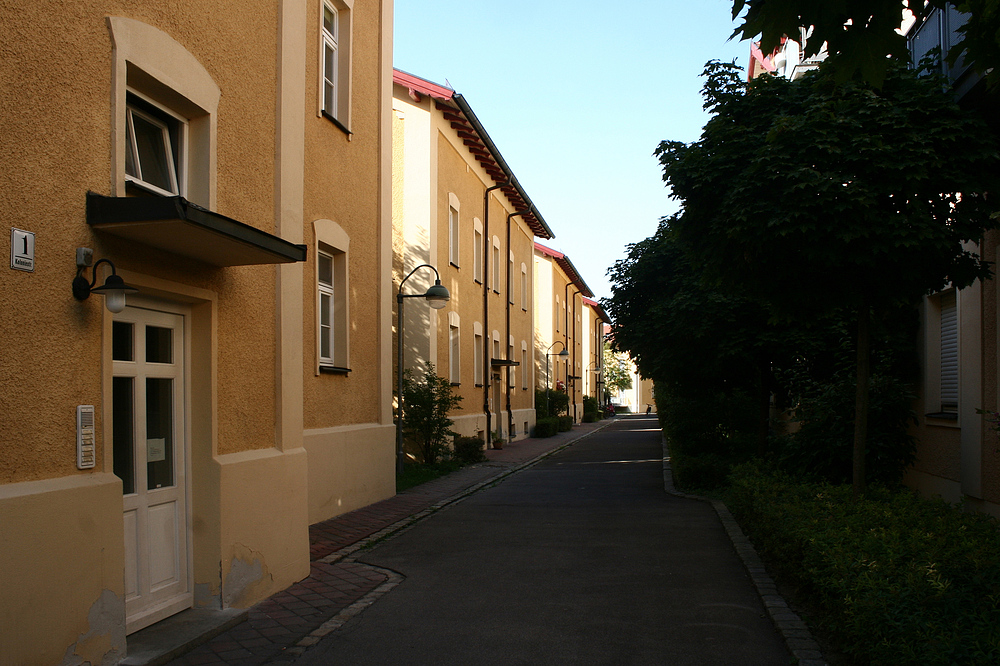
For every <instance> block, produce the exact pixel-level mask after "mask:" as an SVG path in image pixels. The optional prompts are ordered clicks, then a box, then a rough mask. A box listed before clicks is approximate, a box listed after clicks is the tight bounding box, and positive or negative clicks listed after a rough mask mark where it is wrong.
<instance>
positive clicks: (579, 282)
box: [535, 241, 594, 298]
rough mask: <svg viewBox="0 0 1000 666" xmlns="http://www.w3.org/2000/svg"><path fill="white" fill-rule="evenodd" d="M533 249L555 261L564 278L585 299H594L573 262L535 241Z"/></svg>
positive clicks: (592, 293)
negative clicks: (564, 275)
mask: <svg viewBox="0 0 1000 666" xmlns="http://www.w3.org/2000/svg"><path fill="white" fill-rule="evenodd" d="M535 249H536V250H538V251H539V252H541V253H542V254H544V255H547V256H550V257H552V258H553V259H555V260H556V263H557V264H559V268H561V269H562V270H563V273H565V274H566V276H567V277H569V281H570V283H572V284H575V285H576V286H577V288H578V289H579V290H580V293H581V294H583V295H584V296H585V297H586V296H589V297H591V298H593V297H594V292H592V291H591V290H590V287H588V286H587V283H586V282H584V281H583V277H582V276H581V275H580V272H579V271H578V270H576V266H574V265H573V262H572V261H570V260H569V257H567V256H566V255H565V254H563V253H562V252H557V251H555V250H553V249H552V248H551V247H545V246H544V245H542V244H541V243H539V242H538V241H535Z"/></svg>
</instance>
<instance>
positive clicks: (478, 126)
mask: <svg viewBox="0 0 1000 666" xmlns="http://www.w3.org/2000/svg"><path fill="white" fill-rule="evenodd" d="M452 101H454V102H455V104H457V105H458V108H459V109H460V110H461V111H462V113H463V114H465V117H466V118H468V120H469V122H470V123H471V124H472V127H473V128H474V129H475V130H476V133H477V134H479V137H480V139H482V141H483V143H484V144H486V149H487V150H489V151H490V155H492V156H493V159H494V160H495V161H496V163H497V166H499V167H500V170H501V171H503V172H504V173H505V174H506V175H507V182H508V183H509V184H510V185H511V186H512V187H513V188H514V189H515V190H517V193H518V195H520V197H521V198H522V199H524V201H525V203H527V204H528V208H529V209H531V211H532V212H533V213H534V216H535V219H537V220H538V223H539V224H540V225H542V228H544V229H545V231H546V232H548V234H549V235H548V238H555V236H556V235H555V234H554V233H553V232H552V229H551V228H550V227H549V225H548V223H546V222H545V220H544V219H543V218H542V216H541V215H540V214H539V213H538V208H537V207H536V206H535V204H534V203H533V202H532V201H531V198H530V197H529V196H528V195H527V193H526V192H525V191H524V188H522V187H521V183H519V182H518V181H517V177H516V176H515V175H514V172H513V171H512V170H511V168H510V167H509V166H508V165H507V162H506V161H505V160H504V158H503V155H501V154H500V151H499V150H498V149H497V147H496V144H494V143H493V139H491V138H490V135H489V134H488V133H487V132H486V128H485V127H483V124H482V123H481V122H479V118H477V117H476V114H475V112H474V111H473V110H472V107H471V106H469V103H468V102H466V101H465V98H464V97H462V95H460V94H459V93H455V94H454V96H452Z"/></svg>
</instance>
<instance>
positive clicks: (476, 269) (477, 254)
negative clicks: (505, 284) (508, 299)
mask: <svg viewBox="0 0 1000 666" xmlns="http://www.w3.org/2000/svg"><path fill="white" fill-rule="evenodd" d="M472 226H473V232H472V273H473V275H472V279H473V280H475V281H476V282H478V283H479V284H482V282H483V223H482V221H481V220H480V219H479V218H478V217H477V218H475V219H474V220H473V222H472Z"/></svg>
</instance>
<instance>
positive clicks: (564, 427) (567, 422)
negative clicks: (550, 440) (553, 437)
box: [556, 416, 573, 432]
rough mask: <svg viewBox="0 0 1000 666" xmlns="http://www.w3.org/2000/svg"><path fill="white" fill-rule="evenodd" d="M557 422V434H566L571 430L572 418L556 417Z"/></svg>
mask: <svg viewBox="0 0 1000 666" xmlns="http://www.w3.org/2000/svg"><path fill="white" fill-rule="evenodd" d="M556 418H557V419H558V421H559V432H566V431H568V430H572V429H573V417H572V416H557V417H556Z"/></svg>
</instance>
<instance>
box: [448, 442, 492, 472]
mask: <svg viewBox="0 0 1000 666" xmlns="http://www.w3.org/2000/svg"><path fill="white" fill-rule="evenodd" d="M453 455H454V457H455V460H457V461H459V462H460V463H462V464H463V465H472V464H474V463H477V462H482V461H484V460H486V454H485V453H483V440H482V439H480V438H479V437H463V436H458V437H456V438H455V451H454V454H453Z"/></svg>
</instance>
